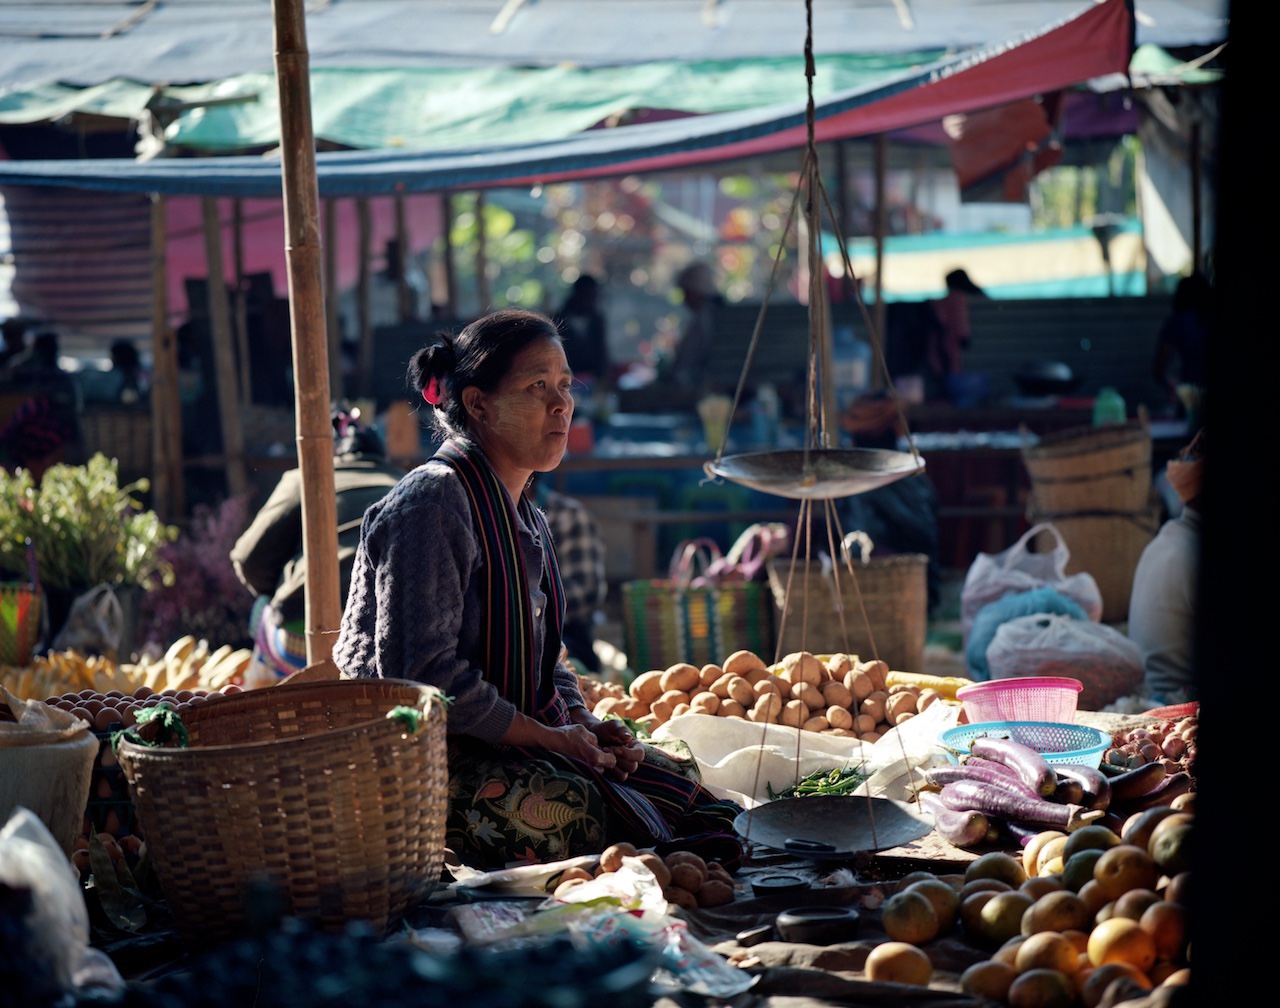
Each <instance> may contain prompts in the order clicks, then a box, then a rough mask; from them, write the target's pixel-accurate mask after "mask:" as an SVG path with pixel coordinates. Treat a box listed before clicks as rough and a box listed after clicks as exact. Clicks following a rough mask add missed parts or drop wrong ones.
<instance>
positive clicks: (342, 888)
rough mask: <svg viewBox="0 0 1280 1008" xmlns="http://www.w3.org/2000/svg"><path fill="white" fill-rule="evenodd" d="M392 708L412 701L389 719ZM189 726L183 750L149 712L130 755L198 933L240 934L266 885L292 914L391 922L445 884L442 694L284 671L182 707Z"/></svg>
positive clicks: (193, 936)
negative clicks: (275, 678) (276, 680)
mask: <svg viewBox="0 0 1280 1008" xmlns="http://www.w3.org/2000/svg"><path fill="white" fill-rule="evenodd" d="M394 708H408V712H407V714H406V716H403V717H389V716H388V715H389V714H390V713H391V712H392V710H393V709H394ZM415 711H416V712H417V714H416V716H415V715H414V713H413V712H415ZM401 713H404V712H401ZM182 722H183V725H184V727H185V729H186V731H187V732H188V734H189V741H188V744H187V745H186V746H185V747H180V746H179V745H178V744H177V743H176V742H175V741H173V740H169V741H167V742H165V744H163V745H153V744H149V743H154V742H155V741H156V740H157V739H158V738H159V737H160V731H159V727H158V725H157V724H156V723H155V722H151V723H149V724H147V725H144V726H142V727H140V728H139V729H138V731H137V736H138V740H134V739H132V738H130V737H128V736H126V737H124V738H123V739H122V740H121V742H120V745H119V748H118V757H119V761H120V766H121V767H122V768H123V770H124V773H125V777H126V779H127V781H128V784H129V792H130V795H131V797H132V799H133V803H134V806H135V808H136V809H137V813H138V818H139V822H140V825H141V829H142V832H143V835H144V836H145V837H146V838H147V848H148V850H149V851H150V852H151V856H152V858H153V861H154V864H155V868H156V873H157V875H158V876H159V879H160V884H161V888H162V890H163V892H164V895H165V899H166V901H167V902H168V904H169V909H170V911H171V913H172V914H173V917H174V921H175V923H176V925H177V927H178V930H179V932H180V933H181V934H182V936H183V938H184V939H185V940H187V941H188V942H191V943H207V942H208V941H210V940H211V939H220V938H229V937H231V936H233V935H235V934H237V933H241V932H242V931H243V927H244V925H245V923H246V920H247V910H246V906H245V899H246V895H247V893H248V892H250V891H251V889H252V888H253V887H255V886H257V885H261V884H264V883H265V884H267V885H269V886H271V887H272V888H273V889H274V891H275V892H276V893H277V894H278V896H279V898H280V903H281V910H282V912H283V913H284V914H286V915H287V916H292V917H299V918H302V919H306V920H309V921H311V922H313V923H314V924H316V925H317V926H318V927H320V928H322V929H324V930H340V929H341V928H342V927H344V926H345V925H346V924H347V923H348V922H351V921H357V920H358V921H364V922H367V923H369V924H370V925H372V926H373V927H374V928H377V929H380V930H381V931H382V932H384V933H386V932H387V931H389V930H390V929H391V927H392V926H394V925H395V924H396V923H397V922H398V921H399V920H401V919H402V918H403V916H404V914H405V913H406V912H407V911H408V910H409V909H411V908H412V907H413V906H414V905H416V904H417V903H419V902H421V901H422V900H423V899H425V898H426V896H427V895H429V893H430V891H431V890H432V888H433V887H434V886H435V885H436V883H437V882H438V881H439V879H440V873H441V870H442V868H443V864H444V835H445V816H446V814H447V809H448V768H447V762H446V755H445V705H444V703H443V702H442V698H441V697H440V694H439V692H438V691H437V690H435V689H433V688H431V687H428V686H424V685H422V684H420V683H414V682H407V681H400V680H380V679H356V680H322V681H307V682H302V683H292V682H290V681H288V680H286V681H285V682H284V683H282V684H281V685H278V686H271V687H264V688H262V689H256V690H248V691H246V692H243V693H239V694H236V695H234V696H231V697H227V698H225V699H223V700H219V701H218V702H217V703H205V704H201V705H199V706H196V707H193V708H190V709H187V710H184V711H183V712H182Z"/></svg>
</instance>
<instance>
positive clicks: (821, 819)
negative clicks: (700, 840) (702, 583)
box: [704, 0, 933, 860]
mask: <svg viewBox="0 0 1280 1008" xmlns="http://www.w3.org/2000/svg"><path fill="white" fill-rule="evenodd" d="M812 6H813V4H812V0H806V3H805V12H806V19H807V30H806V38H805V75H806V78H807V80H808V106H807V114H806V124H807V127H808V140H807V143H806V147H805V153H804V162H803V166H802V170H801V173H800V185H799V186H798V187H797V189H796V198H795V200H794V201H793V202H792V205H791V211H790V213H789V214H788V217H787V221H786V223H785V224H784V227H783V235H782V240H779V242H778V253H777V255H778V258H777V260H775V263H774V271H773V276H774V277H776V275H777V272H778V265H779V263H780V261H781V257H782V255H784V254H785V253H784V249H785V245H786V242H785V237H786V231H787V230H789V229H790V227H791V225H792V223H793V221H794V220H795V219H796V207H797V205H798V204H799V201H800V197H801V195H802V194H803V195H805V196H806V197H807V198H806V200H805V212H804V217H803V219H804V221H805V223H806V225H807V231H808V234H807V238H808V242H807V245H808V248H807V253H808V258H807V261H808V270H809V345H810V354H809V367H808V379H807V419H806V424H805V444H804V447H803V448H800V449H794V450H773V451H758V452H747V453H741V454H733V455H728V456H726V455H725V454H724V448H725V443H726V442H727V440H728V429H727V425H726V430H725V434H724V436H723V437H722V439H721V444H720V447H719V449H718V451H717V453H716V457H715V458H714V459H712V460H711V461H709V462H707V463H706V464H705V465H704V470H705V472H706V473H707V476H708V477H709V478H711V479H723V480H728V481H730V482H733V483H738V484H740V485H742V486H746V487H750V488H751V489H753V490H758V491H761V492H763V493H768V494H773V495H775V496H778V497H785V498H788V499H791V500H798V501H800V515H799V523H798V526H797V528H798V529H803V530H805V536H804V539H805V542H806V553H805V557H806V558H807V557H808V556H809V547H811V542H812V532H811V528H810V523H811V520H812V509H813V505H814V503H815V502H820V503H821V506H822V508H823V510H824V511H825V516H826V527H827V538H828V541H829V545H830V554H831V555H832V556H837V555H839V553H838V551H837V549H836V543H837V542H840V541H841V536H840V534H839V531H838V526H839V522H838V519H837V517H836V508H835V501H836V500H837V499H838V498H842V497H850V496H853V495H855V494H860V493H867V492H869V491H871V490H875V489H878V488H880V487H883V486H887V485H888V484H890V483H893V482H894V481H896V480H899V479H903V478H904V477H908V476H912V475H916V474H919V473H922V472H923V471H924V460H923V459H922V458H921V457H920V455H919V453H918V452H917V451H916V449H915V445H914V443H912V442H911V441H910V439H908V444H910V445H911V450H910V451H909V452H902V451H891V450H884V449H870V448H843V447H840V445H839V438H840V435H839V428H838V425H837V418H836V410H835V401H836V397H835V391H834V387H833V386H834V382H833V378H832V372H833V365H832V353H831V338H830V326H829V324H828V319H827V316H826V290H825V283H824V272H823V263H822V257H821V253H820V249H819V240H820V235H821V222H822V214H821V212H820V208H819V198H820V197H821V200H822V204H823V205H824V206H826V208H827V213H828V216H829V217H830V218H831V219H832V221H833V223H834V230H835V234H836V238H837V242H838V245H839V248H840V254H841V257H842V260H843V264H844V271H845V276H847V277H849V278H851V279H852V278H853V277H854V275H855V274H854V272H853V266H852V263H851V262H850V261H849V254H848V249H847V245H846V242H845V240H844V237H843V234H842V233H841V229H840V227H839V224H838V221H837V218H836V215H835V214H834V213H832V212H831V209H830V205H829V203H827V201H826V194H825V191H824V189H823V185H822V180H821V176H820V174H819V171H818V155H817V147H816V143H815V139H814V118H815V117H814V100H813V77H814V62H813V10H812ZM772 284H773V278H772V277H771V279H770V286H771V287H772ZM854 293H855V296H856V297H857V301H858V305H859V307H860V308H861V310H862V315H863V319H864V322H865V324H866V325H867V329H868V331H873V326H872V324H871V318H870V316H869V314H868V312H867V310H866V305H865V304H863V302H862V298H861V296H860V295H859V294H858V293H857V287H856V284H855V285H854ZM767 306H768V296H767V295H766V297H765V299H764V304H763V305H762V306H761V316H760V320H759V321H757V323H756V328H755V332H754V333H753V335H752V339H751V343H750V345H749V348H748V351H747V360H746V362H745V364H744V366H743V370H742V375H741V377H740V379H739V381H738V387H737V391H736V393H735V395H734V399H733V406H732V410H733V411H735V412H736V410H737V408H738V403H739V401H740V399H741V397H742V393H743V388H744V386H745V384H746V379H747V375H748V373H749V371H750V367H751V359H752V357H753V355H754V352H755V347H756V344H757V342H758V340H759V336H760V331H761V327H762V325H761V324H762V322H763V316H764V312H765V310H766V309H767ZM872 344H873V349H874V352H875V357H876V360H877V363H878V364H879V367H880V372H881V374H882V376H883V377H884V379H885V382H886V385H888V386H890V387H891V380H890V376H889V373H888V368H887V367H886V365H885V362H884V353H883V346H882V341H880V340H873V341H872ZM898 409H899V417H900V419H901V422H902V425H903V427H904V428H905V426H906V419H905V416H904V415H903V414H902V411H901V406H900V405H899V407H898ZM730 415H732V412H731V414H730ZM800 542H801V535H800V534H797V536H796V541H795V543H794V545H793V561H794V559H796V558H798V557H799V555H800V554H799V547H800ZM846 563H847V569H848V574H849V576H850V577H855V575H854V567H853V563H852V560H851V558H848V557H847V555H846ZM839 568H840V565H839V564H836V565H835V571H836V577H837V583H836V586H837V592H838V590H839V581H838V577H839ZM855 584H856V581H855ZM787 592H788V594H789V593H790V586H789V585H788V586H787ZM788 610H789V606H786V605H784V606H783V612H784V618H785V613H786V612H787V611H788ZM863 618H864V620H865V618H866V614H865V612H864V613H863ZM842 621H843V616H842ZM869 629H870V628H869V627H868V630H869ZM781 639H782V635H781V631H780V632H779V640H781ZM798 746H799V738H798V737H797V747H798ZM903 755H904V757H905V752H904V754H903ZM734 828H735V829H736V830H737V832H738V834H739V835H740V836H742V837H743V838H744V839H746V840H748V841H750V842H753V843H759V844H761V845H763V846H765V847H770V848H773V849H775V850H778V851H783V852H786V853H789V854H794V855H797V856H800V857H805V858H811V859H815V860H833V859H843V860H847V859H849V858H852V857H853V856H854V855H855V854H857V853H859V852H876V851H881V850H887V849H890V848H893V847H899V846H902V845H904V844H908V843H911V842H912V841H914V840H918V839H919V838H920V837H922V836H924V835H925V834H927V833H929V832H930V831H931V830H932V829H933V820H932V817H931V816H929V815H927V814H923V813H921V812H920V811H919V807H918V806H917V805H914V804H911V803H907V802H903V801H898V800H894V799H890V798H883V797H871V796H868V795H860V796H855V795H822V796H818V795H813V796H803V797H790V798H782V799H776V800H773V801H770V802H766V803H764V804H762V805H759V806H757V807H756V808H753V809H749V810H747V811H744V812H742V813H741V814H740V815H738V816H737V818H736V819H735V820H734Z"/></svg>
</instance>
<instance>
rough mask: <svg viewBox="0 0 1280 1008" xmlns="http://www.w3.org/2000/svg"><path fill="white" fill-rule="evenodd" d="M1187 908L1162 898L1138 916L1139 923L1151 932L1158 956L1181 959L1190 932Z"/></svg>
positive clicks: (1160, 957)
mask: <svg viewBox="0 0 1280 1008" xmlns="http://www.w3.org/2000/svg"><path fill="white" fill-rule="evenodd" d="M1187 918H1188V914H1187V908H1186V907H1185V906H1183V905H1182V904H1181V903H1170V902H1168V901H1167V900H1162V901H1160V902H1159V903H1152V904H1151V905H1150V906H1149V907H1147V908H1146V909H1145V910H1144V911H1143V912H1142V916H1141V917H1139V918H1138V924H1139V925H1141V927H1142V929H1143V930H1144V931H1147V932H1149V933H1150V935H1151V937H1152V938H1153V939H1154V940H1155V944H1156V958H1157V959H1169V960H1171V961H1175V962H1177V961H1180V960H1181V959H1182V958H1183V953H1184V952H1185V951H1186V948H1187V938H1188V937H1189V932H1190V927H1191V925H1190V922H1189V921H1188V919H1187Z"/></svg>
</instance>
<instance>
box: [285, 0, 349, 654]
mask: <svg viewBox="0 0 1280 1008" xmlns="http://www.w3.org/2000/svg"><path fill="white" fill-rule="evenodd" d="M272 11H273V13H274V16H275V61H276V81H277V87H278V90H279V101H280V137H281V161H280V165H281V170H282V175H283V184H284V221H285V232H286V236H285V251H286V257H287V260H288V268H289V306H290V311H289V320H290V329H291V335H292V343H293V374H294V383H293V387H294V402H295V407H296V424H297V442H298V468H299V470H300V474H301V477H302V537H303V538H302V541H303V557H304V559H305V562H306V574H307V577H306V584H307V603H306V625H307V661H308V663H309V664H310V665H317V664H320V663H325V664H328V663H329V661H330V656H331V655H332V652H333V641H334V638H335V637H336V636H337V630H338V623H339V621H340V620H341V618H342V600H341V598H340V597H339V578H338V531H337V528H338V513H337V511H338V509H337V497H336V492H335V490H334V480H333V425H332V422H331V421H330V418H329V356H328V353H327V352H326V347H327V343H326V339H325V329H324V283H323V278H322V276H321V272H320V258H321V253H320V228H319V220H318V216H317V206H318V203H319V191H318V184H317V181H316V163H315V140H314V136H313V134H312V127H311V89H310V73H309V60H308V55H307V33H306V21H305V17H304V14H303V9H302V3H301V0H272Z"/></svg>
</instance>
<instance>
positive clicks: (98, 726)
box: [93, 707, 124, 731]
mask: <svg viewBox="0 0 1280 1008" xmlns="http://www.w3.org/2000/svg"><path fill="white" fill-rule="evenodd" d="M112 725H117V726H123V725H124V711H122V710H120V709H119V708H117V707H103V708H102V710H100V711H98V713H97V715H96V716H95V717H94V719H93V727H94V730H96V731H110V730H111V727H112Z"/></svg>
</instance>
